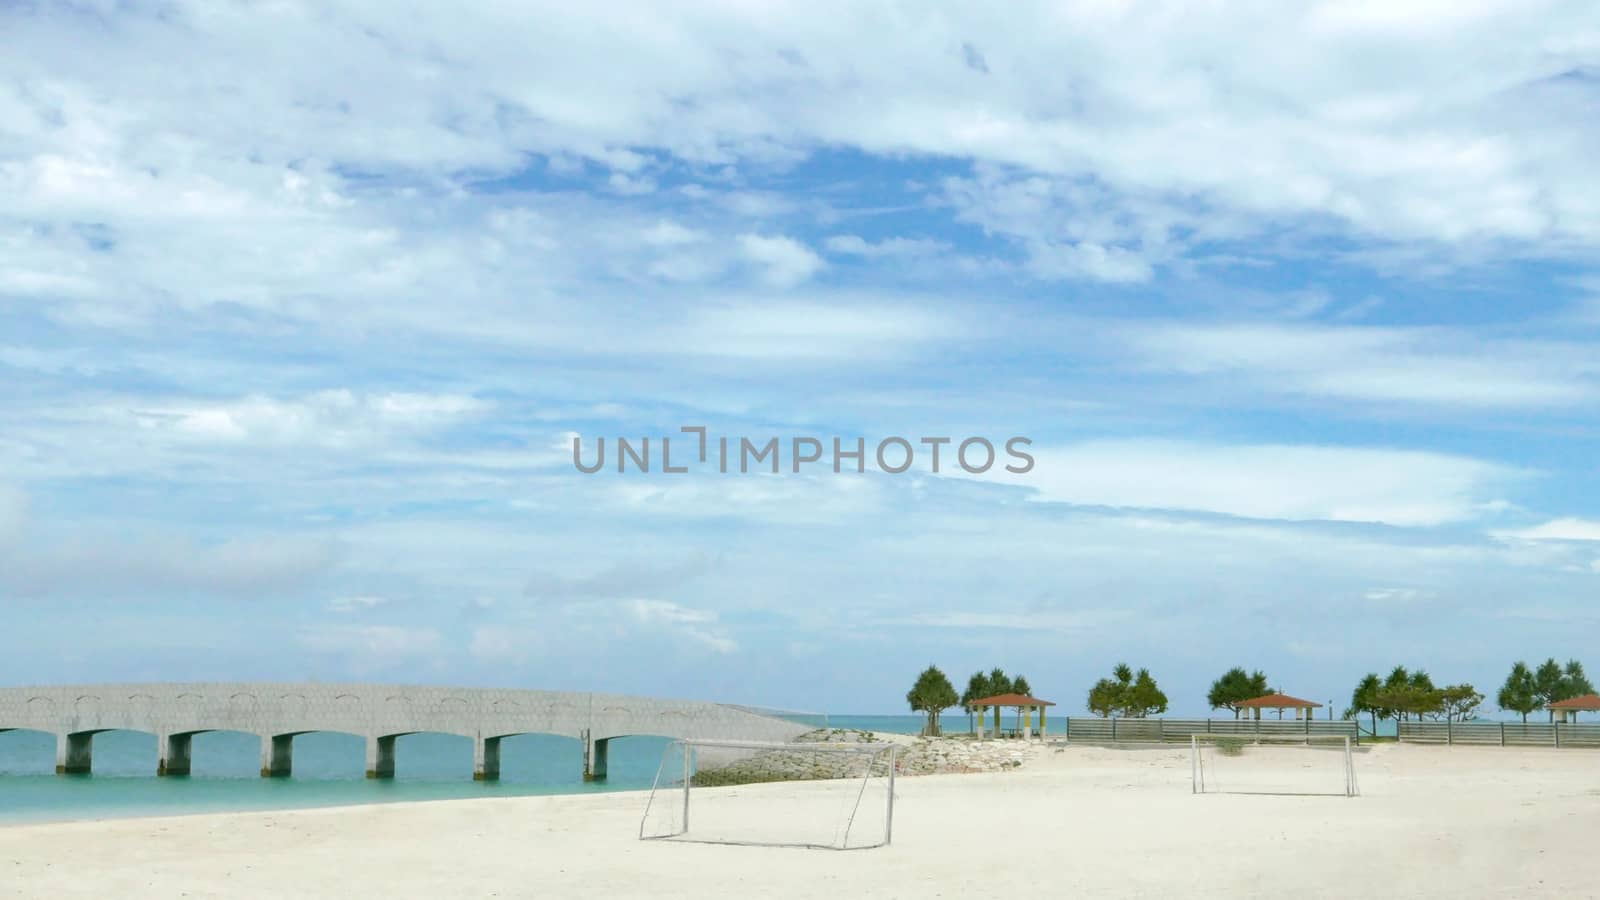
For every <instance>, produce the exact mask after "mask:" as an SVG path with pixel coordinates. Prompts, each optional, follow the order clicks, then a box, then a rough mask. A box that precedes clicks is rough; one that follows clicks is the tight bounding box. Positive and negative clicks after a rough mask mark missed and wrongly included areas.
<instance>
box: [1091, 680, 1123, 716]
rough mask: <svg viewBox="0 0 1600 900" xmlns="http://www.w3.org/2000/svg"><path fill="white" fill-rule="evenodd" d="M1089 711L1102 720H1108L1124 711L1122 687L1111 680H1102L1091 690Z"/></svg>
mask: <svg viewBox="0 0 1600 900" xmlns="http://www.w3.org/2000/svg"><path fill="white" fill-rule="evenodd" d="M1087 705H1088V707H1089V711H1090V712H1092V713H1094V714H1095V715H1097V716H1099V717H1100V718H1102V719H1104V718H1108V717H1110V716H1111V715H1113V714H1115V713H1117V712H1119V711H1121V709H1122V687H1121V686H1120V685H1118V684H1117V683H1116V682H1115V681H1112V680H1111V679H1109V678H1102V679H1100V680H1099V681H1096V682H1095V683H1094V687H1091V688H1089V701H1088V704H1087Z"/></svg>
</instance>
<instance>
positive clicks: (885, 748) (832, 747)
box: [639, 738, 899, 850]
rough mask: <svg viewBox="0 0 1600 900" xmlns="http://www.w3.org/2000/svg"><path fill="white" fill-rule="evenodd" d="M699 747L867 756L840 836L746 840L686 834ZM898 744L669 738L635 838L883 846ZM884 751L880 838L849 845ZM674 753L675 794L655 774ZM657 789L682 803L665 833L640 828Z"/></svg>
mask: <svg viewBox="0 0 1600 900" xmlns="http://www.w3.org/2000/svg"><path fill="white" fill-rule="evenodd" d="M699 747H707V748H717V749H724V750H751V751H755V752H763V751H765V752H772V751H778V752H791V753H837V754H848V755H852V756H863V757H866V758H867V760H868V762H867V770H866V772H864V773H863V774H862V776H861V777H860V779H859V781H860V785H859V786H858V787H857V788H856V793H855V800H854V802H853V803H851V804H850V807H849V812H848V816H847V819H846V822H845V827H844V832H843V836H842V837H841V838H840V840H839V841H838V842H836V843H832V844H821V843H815V842H807V841H792V842H790V841H761V840H748V841H747V840H735V839H720V838H707V837H695V836H694V835H692V834H690V832H689V808H690V798H691V797H692V796H693V786H694V774H695V749H696V748H699ZM674 748H678V749H679V750H680V751H681V752H680V753H673V749H674ZM898 750H899V747H898V745H896V744H891V743H887V742H862V743H853V744H849V743H830V742H827V741H815V742H811V741H794V742H788V743H783V742H771V741H727V740H710V739H707V740H695V739H693V738H686V739H681V740H674V741H673V742H672V743H670V744H668V745H667V749H666V750H665V751H664V752H663V753H662V754H661V764H660V765H659V766H657V767H656V777H655V780H654V781H653V782H651V784H650V797H649V799H648V800H646V801H645V806H644V815H643V816H642V817H641V818H640V820H639V840H641V841H678V842H683V843H696V844H724V845H732V846H739V847H796V848H804V849H811V850H870V849H872V848H874V847H887V846H888V845H889V842H890V840H891V839H892V838H893V837H894V775H895V769H896V768H897V753H898ZM885 754H887V764H888V765H887V769H888V772H887V776H886V778H887V785H886V791H885V793H886V797H885V800H884V803H885V807H884V816H883V837H882V839H881V840H878V841H876V842H875V843H870V844H858V845H856V846H850V843H849V842H850V828H851V827H852V826H853V825H854V824H855V818H856V814H857V813H858V812H859V811H860V810H861V801H862V798H863V797H864V796H865V795H866V791H867V784H868V783H869V782H870V781H871V780H872V778H873V761H874V760H875V759H877V758H879V757H882V756H884V755H885ZM678 759H681V760H682V763H681V764H682V767H683V768H682V779H683V790H682V791H681V794H682V797H681V799H679V798H673V797H670V796H667V795H666V794H664V793H663V792H662V791H661V790H660V788H661V780H662V773H664V772H666V771H667V769H668V764H669V763H672V765H673V767H674V769H676V766H677V765H678V761H677V760H678ZM668 777H669V778H670V777H671V776H668ZM879 777H885V776H879ZM818 780H833V781H844V780H846V779H842V778H841V779H818ZM849 780H855V779H854V777H853V776H852V778H851V779H849ZM752 783H758V782H752ZM759 783H774V784H777V783H787V782H783V781H780V780H776V779H775V780H774V781H772V782H759ZM657 794H662V795H663V798H664V799H665V800H666V802H681V803H682V804H683V809H682V818H681V820H680V826H681V827H679V828H678V830H676V831H673V832H670V833H666V834H646V833H645V829H646V827H647V826H648V825H649V822H650V810H651V807H652V806H654V805H655V803H656V797H657Z"/></svg>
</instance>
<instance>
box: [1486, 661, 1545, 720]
mask: <svg viewBox="0 0 1600 900" xmlns="http://www.w3.org/2000/svg"><path fill="white" fill-rule="evenodd" d="M1495 703H1496V704H1497V705H1499V707H1500V708H1501V709H1504V710H1509V711H1511V712H1518V713H1522V721H1524V722H1526V721H1528V713H1531V712H1533V711H1534V710H1536V709H1538V708H1539V685H1538V682H1537V681H1535V680H1534V676H1533V672H1532V671H1531V670H1529V668H1528V664H1527V663H1525V662H1523V661H1521V660H1518V661H1516V662H1515V663H1512V664H1511V674H1509V675H1507V676H1506V683H1505V684H1503V685H1501V686H1500V693H1498V694H1496V695H1495Z"/></svg>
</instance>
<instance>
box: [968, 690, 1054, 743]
mask: <svg viewBox="0 0 1600 900" xmlns="http://www.w3.org/2000/svg"><path fill="white" fill-rule="evenodd" d="M967 705H968V706H970V707H972V709H973V711H974V712H976V713H977V714H978V737H979V738H980V739H982V738H983V737H984V731H985V729H984V727H983V717H984V711H985V710H987V709H989V708H991V707H992V708H993V709H994V730H995V734H996V736H999V732H1000V710H1001V709H1004V708H1015V709H1018V710H1026V711H1027V712H1028V713H1029V715H1026V716H1025V717H1024V718H1023V719H1022V725H1021V729H1020V736H1021V737H1023V738H1024V739H1026V738H1030V737H1033V727H1032V726H1033V717H1032V715H1031V713H1032V712H1033V710H1038V711H1039V736H1040V737H1044V733H1045V726H1044V711H1045V707H1049V706H1055V704H1054V703H1051V702H1050V701H1049V700H1040V699H1039V698H1037V697H1029V696H1028V695H1027V694H996V695H994V696H993V697H984V698H983V699H981V700H973V701H970V702H969V703H968V704H967Z"/></svg>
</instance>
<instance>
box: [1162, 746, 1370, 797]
mask: <svg viewBox="0 0 1600 900" xmlns="http://www.w3.org/2000/svg"><path fill="white" fill-rule="evenodd" d="M1189 778H1190V787H1191V790H1192V792H1193V793H1196V794H1303V795H1326V796H1344V797H1355V796H1358V795H1360V793H1361V789H1360V787H1359V785H1358V784H1357V783H1356V766H1355V752H1354V750H1353V749H1352V748H1351V744H1350V738H1349V737H1348V736H1346V735H1333V734H1328V735H1315V734H1313V735H1287V734H1279V735H1265V734H1260V735H1257V734H1196V735H1193V736H1192V737H1190V739H1189Z"/></svg>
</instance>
